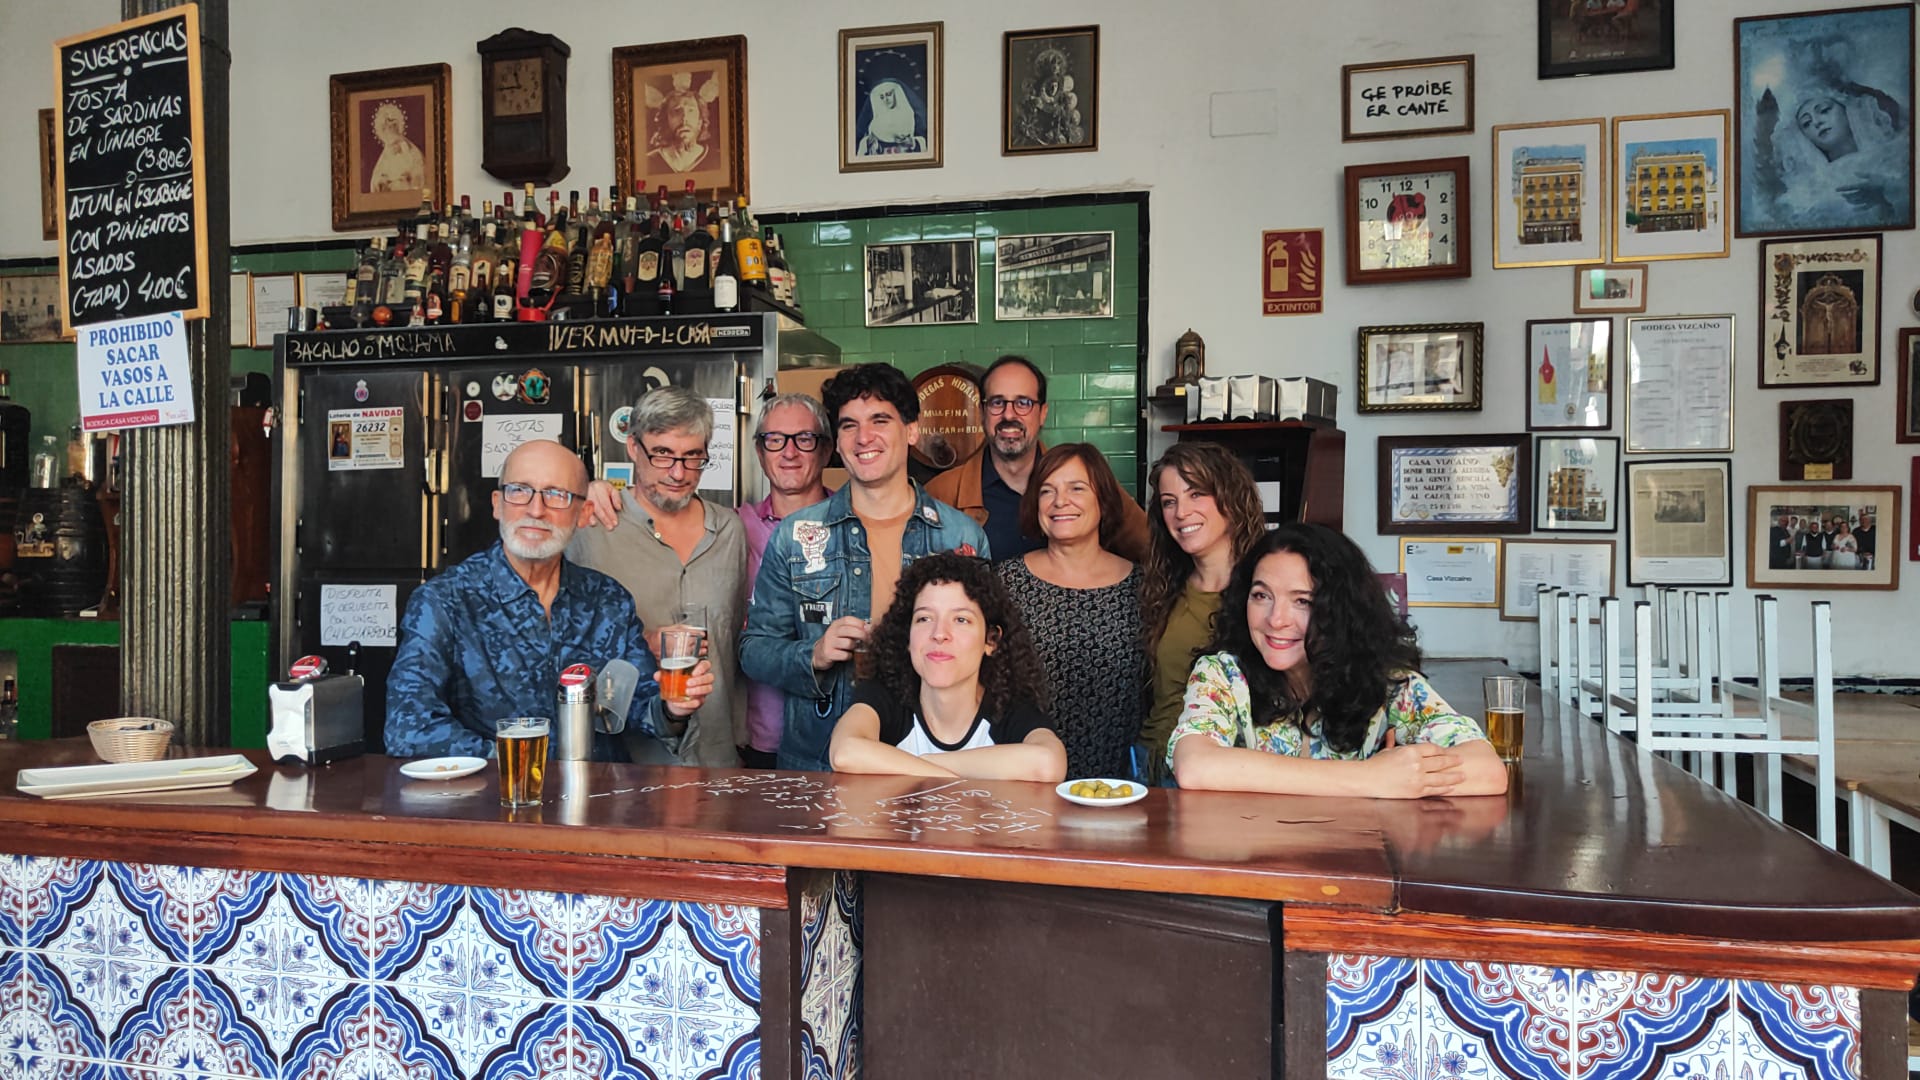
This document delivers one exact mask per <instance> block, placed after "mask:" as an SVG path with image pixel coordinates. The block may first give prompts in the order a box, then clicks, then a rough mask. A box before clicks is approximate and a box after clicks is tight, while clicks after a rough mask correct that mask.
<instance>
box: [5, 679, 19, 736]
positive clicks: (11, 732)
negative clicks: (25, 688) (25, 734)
mask: <svg viewBox="0 0 1920 1080" xmlns="http://www.w3.org/2000/svg"><path fill="white" fill-rule="evenodd" d="M19 733H20V692H19V691H18V690H15V689H14V685H13V676H11V675H9V676H7V681H6V687H5V688H4V689H0V739H13V738H17V737H18V736H19Z"/></svg>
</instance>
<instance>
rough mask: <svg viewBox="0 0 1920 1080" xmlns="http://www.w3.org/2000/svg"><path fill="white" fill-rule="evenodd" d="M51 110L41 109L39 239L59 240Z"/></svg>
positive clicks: (58, 202)
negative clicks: (54, 187)
mask: <svg viewBox="0 0 1920 1080" xmlns="http://www.w3.org/2000/svg"><path fill="white" fill-rule="evenodd" d="M53 124H54V120H53V110H52V109H41V110H40V116H39V127H38V129H37V130H38V133H39V137H40V239H42V240H58V239H60V198H59V196H57V195H55V194H54V192H53V156H54V154H55V153H57V152H58V151H56V150H55V149H54V147H55V146H57V145H58V143H57V142H56V140H55V139H54V134H53Z"/></svg>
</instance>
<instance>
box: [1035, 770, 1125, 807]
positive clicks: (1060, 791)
mask: <svg viewBox="0 0 1920 1080" xmlns="http://www.w3.org/2000/svg"><path fill="white" fill-rule="evenodd" d="M1095 780H1099V781H1101V782H1103V783H1105V784H1107V785H1108V786H1109V787H1119V786H1120V785H1121V784H1126V785H1127V786H1129V787H1131V788H1133V794H1131V795H1122V796H1120V797H1119V798H1117V799H1096V798H1093V797H1092V796H1089V795H1075V794H1074V793H1073V785H1075V784H1087V783H1092V782H1093V781H1095ZM1053 791H1054V794H1056V795H1058V796H1060V797H1061V798H1063V799H1065V800H1067V801H1068V802H1070V803H1079V804H1080V805H1081V806H1126V805H1127V804H1128V803H1137V802H1139V801H1140V800H1141V799H1144V798H1146V797H1147V785H1145V784H1143V783H1141V782H1140V781H1138V780H1111V779H1108V778H1107V777H1104V776H1083V777H1081V778H1080V779H1078V780H1062V781H1060V783H1059V785H1058V786H1056V787H1055V788H1054V789H1053Z"/></svg>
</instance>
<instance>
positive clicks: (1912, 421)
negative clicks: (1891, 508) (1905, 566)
mask: <svg viewBox="0 0 1920 1080" xmlns="http://www.w3.org/2000/svg"><path fill="white" fill-rule="evenodd" d="M1898 359H1899V363H1900V380H1899V381H1900V392H1899V393H1898V394H1897V395H1895V398H1894V403H1893V404H1894V408H1895V409H1897V410H1898V412H1897V414H1896V415H1895V416H1894V418H1893V438H1894V441H1895V442H1905V443H1913V442H1920V330H1916V329H1913V328H1912V327H1908V328H1907V329H1904V330H1902V331H1900V355H1899V358H1898ZM1914 505H1915V506H1920V495H1916V496H1915V498H1914Z"/></svg>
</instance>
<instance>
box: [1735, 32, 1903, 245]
mask: <svg viewBox="0 0 1920 1080" xmlns="http://www.w3.org/2000/svg"><path fill="white" fill-rule="evenodd" d="M1913 22H1914V10H1913V5H1912V4H1881V5H1879V6H1877V7H1855V8H1841V9H1838V10H1834V11H1809V12H1801V13H1798V14H1793V15H1760V16H1754V17H1750V18H1744V19H1735V20H1733V53H1734V65H1733V72H1734V74H1733V78H1734V86H1733V99H1734V102H1735V104H1736V105H1737V106H1738V108H1737V110H1736V111H1735V114H1734V116H1735V124H1736V127H1735V130H1736V132H1737V133H1738V135H1739V138H1738V140H1737V141H1736V143H1735V145H1736V146H1737V147H1738V148H1739V149H1738V158H1739V162H1738V164H1739V169H1738V173H1737V175H1738V177H1739V180H1740V191H1739V197H1738V199H1736V200H1735V213H1736V217H1737V218H1738V230H1739V233H1740V235H1741V236H1779V235H1782V234H1785V233H1814V232H1849V231H1855V230H1859V231H1865V230H1876V231H1877V230H1883V229H1911V228H1913V225H1914V220H1913V97H1914V94H1913Z"/></svg>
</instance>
